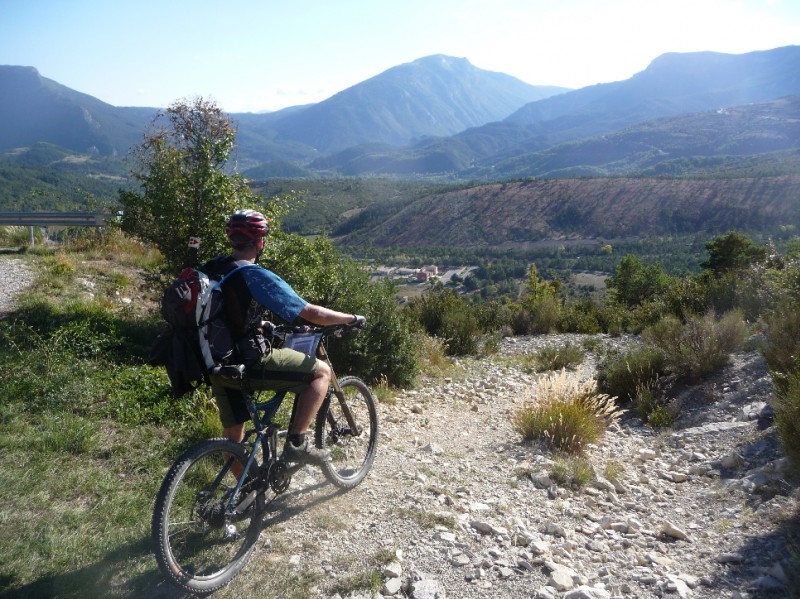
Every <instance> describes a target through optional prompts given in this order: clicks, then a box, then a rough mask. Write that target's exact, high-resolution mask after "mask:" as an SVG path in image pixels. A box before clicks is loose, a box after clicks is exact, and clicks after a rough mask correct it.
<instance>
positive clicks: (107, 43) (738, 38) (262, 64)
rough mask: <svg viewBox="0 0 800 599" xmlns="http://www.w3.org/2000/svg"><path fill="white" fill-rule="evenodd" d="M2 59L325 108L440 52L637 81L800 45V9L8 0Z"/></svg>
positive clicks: (633, 0) (231, 101)
mask: <svg viewBox="0 0 800 599" xmlns="http://www.w3.org/2000/svg"><path fill="white" fill-rule="evenodd" d="M0 15H2V19H0V64H5V65H23V66H32V67H35V68H36V69H37V70H38V71H39V73H40V74H41V75H42V76H43V77H46V78H48V79H52V80H54V81H56V82H58V83H60V84H62V85H65V86H67V87H70V88H72V89H74V90H76V91H79V92H83V93H86V94H89V95H92V96H94V97H96V98H98V99H100V100H103V101H104V102H107V103H109V104H113V105H115V106H148V107H166V106H167V105H169V104H170V103H171V102H173V101H175V100H177V99H179V98H188V97H193V96H204V97H207V98H211V99H213V100H214V101H216V102H217V103H218V104H219V106H220V107H221V108H222V109H223V110H225V111H227V112H257V111H262V110H277V109H280V108H284V107H287V106H294V105H300V104H308V103H313V102H319V101H322V100H325V99H326V98H328V97H330V96H332V95H334V94H336V93H337V92H339V91H342V90H344V89H346V88H348V87H350V86H352V85H355V84H357V83H360V82H361V81H364V80H365V79H369V78H370V77H374V76H375V75H378V74H380V73H381V72H383V71H385V70H387V69H389V68H391V67H393V66H397V65H399V64H403V63H407V62H411V61H413V60H416V59H418V58H422V57H424V56H428V55H431V54H447V55H450V56H455V57H463V58H467V59H468V60H469V61H470V62H471V63H472V64H473V65H474V66H476V67H478V68H481V69H486V70H491V71H499V72H503V73H506V74H508V75H512V76H514V77H517V78H518V79H521V80H523V81H525V82H526V83H530V84H533V85H558V86H563V87H570V88H579V87H584V86H587V85H593V84H596V83H606V82H609V81H618V80H622V79H627V78H629V77H631V76H632V75H634V74H635V73H637V72H639V71H641V70H643V69H645V68H646V67H647V65H648V64H649V63H650V62H651V61H652V60H653V59H655V58H656V57H658V56H659V55H661V54H663V53H665V52H695V51H715V52H725V53H733V54H741V53H745V52H752V51H755V50H768V49H771V48H776V47H779V46H787V45H795V44H798V43H800V2H797V0H672V1H669V2H666V1H661V0H609V1H606V2H595V1H591V0H552V1H551V0H492V1H487V0H435V1H432V0H404V1H403V2H397V1H394V2H387V1H378V2H376V1H374V0H373V1H366V0H340V1H337V2H331V1H330V0H327V1H326V0H307V1H302V2H293V3H288V2H275V1H272V0H260V1H254V0H231V1H229V2H227V3H224V4H223V3H220V2H211V1H207V0H193V1H191V2H188V1H185V0H178V1H174V2H171V1H164V0H162V1H160V2H155V1H154V0H140V1H138V2H135V3H133V2H107V1H106V0H73V1H70V2H64V1H61V0H0Z"/></svg>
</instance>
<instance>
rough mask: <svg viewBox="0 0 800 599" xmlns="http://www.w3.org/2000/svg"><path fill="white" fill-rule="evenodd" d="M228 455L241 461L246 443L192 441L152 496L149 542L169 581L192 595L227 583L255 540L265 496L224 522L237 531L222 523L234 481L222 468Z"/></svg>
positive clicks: (244, 453)
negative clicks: (155, 494)
mask: <svg viewBox="0 0 800 599" xmlns="http://www.w3.org/2000/svg"><path fill="white" fill-rule="evenodd" d="M231 457H233V458H234V459H235V460H237V461H239V462H240V463H241V464H242V465H244V464H245V463H246V461H247V452H246V450H245V447H244V446H243V445H241V444H239V443H235V442H233V441H230V440H228V439H209V440H207V441H203V442H201V443H199V444H197V445H195V446H194V447H192V448H190V449H188V450H187V451H185V452H184V453H183V454H182V455H181V456H180V457H179V458H178V459H177V460H176V461H175V463H174V464H173V465H172V467H171V468H170V469H169V471H168V472H167V475H166V477H165V478H164V482H163V483H162V484H161V489H160V490H159V492H158V496H157V498H156V502H155V506H154V509H153V521H152V542H153V550H154V552H155V556H156V561H157V562H158V567H159V568H160V570H161V572H162V574H163V575H164V576H165V578H166V579H167V580H169V581H170V582H171V583H172V584H173V585H175V586H176V587H178V588H180V589H182V590H185V591H188V592H190V593H194V594H198V595H205V594H208V593H213V592H214V591H216V590H218V589H220V588H222V587H223V586H225V585H226V584H228V583H229V582H230V581H231V580H232V579H233V578H234V577H235V576H236V575H237V574H238V573H239V571H240V570H241V569H242V568H243V567H244V565H245V564H246V563H247V561H248V559H249V558H250V556H251V554H252V552H253V549H254V548H255V544H256V541H257V540H258V535H259V532H260V529H261V516H262V514H263V508H264V496H263V494H260V495H258V496H257V499H256V500H255V501H254V502H253V503H252V505H251V507H250V509H249V510H247V511H245V513H244V514H241V515H238V516H237V517H236V518H235V522H232V521H229V522H228V524H229V525H232V526H233V527H235V530H236V532H235V533H234V532H232V530H231V529H230V528H227V529H226V527H225V518H224V511H225V505H226V503H227V498H229V497H230V493H231V491H232V490H233V488H234V486H235V485H236V478H235V476H234V475H233V473H232V472H230V468H227V467H226V466H225V464H226V463H227V462H228V461H229V459H230V458H231ZM220 475H222V476H220ZM216 479H220V480H216ZM239 531H242V532H241V533H240V532H239Z"/></svg>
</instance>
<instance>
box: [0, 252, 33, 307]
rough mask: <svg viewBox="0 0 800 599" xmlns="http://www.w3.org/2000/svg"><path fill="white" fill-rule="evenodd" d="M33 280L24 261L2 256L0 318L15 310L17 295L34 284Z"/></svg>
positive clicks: (0, 259) (0, 263)
mask: <svg viewBox="0 0 800 599" xmlns="http://www.w3.org/2000/svg"><path fill="white" fill-rule="evenodd" d="M33 278H34V273H33V271H32V270H31V268H30V267H29V266H28V264H27V263H26V262H25V261H24V260H22V259H20V258H8V257H5V256H0V318H2V317H3V316H5V315H6V314H7V313H8V312H10V311H11V310H12V309H13V308H14V302H15V299H16V297H17V295H18V294H19V293H20V292H21V291H23V290H24V289H25V288H26V287H28V286H29V285H30V284H31V283H33Z"/></svg>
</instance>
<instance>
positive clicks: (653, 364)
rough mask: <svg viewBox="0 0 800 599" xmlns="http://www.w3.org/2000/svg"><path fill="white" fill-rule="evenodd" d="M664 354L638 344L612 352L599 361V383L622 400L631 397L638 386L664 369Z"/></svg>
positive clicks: (650, 379) (636, 392)
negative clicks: (632, 347) (619, 351)
mask: <svg viewBox="0 0 800 599" xmlns="http://www.w3.org/2000/svg"><path fill="white" fill-rule="evenodd" d="M665 369H666V366H665V360H664V354H663V352H662V351H661V350H659V349H657V348H654V347H646V346H645V347H638V348H636V349H634V350H632V351H630V352H628V353H625V354H622V355H612V356H610V357H607V358H606V359H605V360H604V361H603V363H601V365H600V368H599V369H598V370H599V375H598V387H599V388H600V389H601V390H602V391H603V392H604V393H608V394H609V395H614V396H616V397H619V398H620V399H622V400H623V401H628V400H633V399H634V398H635V397H636V396H637V394H638V393H639V388H640V387H642V386H645V385H648V384H650V383H651V381H655V380H658V378H659V377H661V376H662V375H663V374H664V373H665Z"/></svg>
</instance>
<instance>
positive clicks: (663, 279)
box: [606, 254, 674, 308]
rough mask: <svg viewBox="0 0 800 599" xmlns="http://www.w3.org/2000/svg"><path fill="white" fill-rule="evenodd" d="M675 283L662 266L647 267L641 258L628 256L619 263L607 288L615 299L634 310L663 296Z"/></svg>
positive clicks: (607, 282)
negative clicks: (635, 307)
mask: <svg viewBox="0 0 800 599" xmlns="http://www.w3.org/2000/svg"><path fill="white" fill-rule="evenodd" d="M673 283H674V281H673V280H672V279H671V278H670V277H669V275H667V274H666V273H665V272H664V269H663V268H662V267H661V264H658V263H656V264H652V265H650V266H646V265H645V264H644V262H642V261H641V259H640V258H638V257H637V256H634V255H633V254H628V255H627V256H625V257H624V258H622V259H621V260H620V261H619V262H618V263H617V265H616V267H615V268H614V274H613V275H612V276H611V277H609V278H608V280H607V281H606V286H607V287H608V288H609V289H610V290H611V292H612V293H613V296H614V299H616V300H617V301H618V302H620V303H621V304H624V305H626V306H628V307H629V308H633V307H634V306H637V305H639V304H642V303H644V302H647V301H651V300H653V299H655V298H656V297H658V296H659V295H663V294H664V293H665V292H666V291H667V290H668V289H669V288H670V286H671V285H672V284H673Z"/></svg>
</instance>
